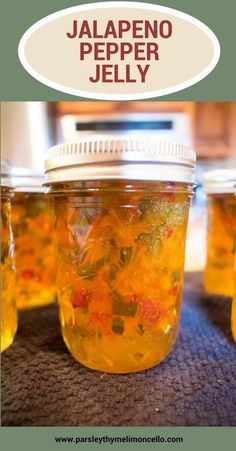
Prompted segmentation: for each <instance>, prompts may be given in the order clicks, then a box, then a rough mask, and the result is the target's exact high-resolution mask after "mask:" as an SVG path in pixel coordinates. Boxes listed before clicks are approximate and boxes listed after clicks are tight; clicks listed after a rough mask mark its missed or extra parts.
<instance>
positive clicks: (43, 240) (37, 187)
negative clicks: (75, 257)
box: [12, 168, 56, 309]
mask: <svg viewBox="0 0 236 451" xmlns="http://www.w3.org/2000/svg"><path fill="white" fill-rule="evenodd" d="M43 180H44V179H43V176H42V175H41V174H37V173H35V172H33V171H32V170H29V169H23V168H17V169H15V170H14V169H13V185H14V197H13V202H12V224H13V234H14V242H15V259H16V299H17V307H18V308H20V309H25V308H31V307H40V306H44V305H47V304H50V303H52V302H53V301H55V297H56V289H55V258H54V250H53V216H52V210H51V202H50V199H49V197H48V195H47V194H46V193H45V189H44V188H43V187H42V183H43Z"/></svg>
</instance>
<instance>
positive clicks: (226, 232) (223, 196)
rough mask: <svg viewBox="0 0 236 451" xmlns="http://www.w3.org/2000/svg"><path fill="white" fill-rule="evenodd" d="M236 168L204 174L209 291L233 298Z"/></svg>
mask: <svg viewBox="0 0 236 451" xmlns="http://www.w3.org/2000/svg"><path fill="white" fill-rule="evenodd" d="M235 182H236V169H231V170H230V169H225V170H223V169H221V170H213V171H209V172H206V173H205V174H204V188H205V192H206V193H207V211H208V227H207V262H206V267H205V270H204V285H205V290H206V291H207V292H209V293H216V294H219V295H225V296H233V293H234V255H235V239H236V196H235Z"/></svg>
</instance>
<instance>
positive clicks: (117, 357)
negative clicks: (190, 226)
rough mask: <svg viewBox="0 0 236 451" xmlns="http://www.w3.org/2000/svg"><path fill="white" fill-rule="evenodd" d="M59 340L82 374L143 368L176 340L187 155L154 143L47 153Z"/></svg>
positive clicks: (103, 142)
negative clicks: (52, 205)
mask: <svg viewBox="0 0 236 451" xmlns="http://www.w3.org/2000/svg"><path fill="white" fill-rule="evenodd" d="M46 175H47V182H46V183H47V185H48V186H49V187H50V191H51V193H52V195H53V196H54V198H55V219H56V220H55V235H56V236H55V242H56V262H57V291H58V300H59V308H60V319H61V326H62V334H63V337H64V340H65V343H66V345H67V346H68V348H69V350H70V351H71V353H72V355H73V356H74V357H75V358H76V359H77V360H78V361H79V362H80V363H82V364H84V365H85V366H87V367H89V368H93V369H96V370H100V371H105V372H111V373H128V372H133V371H139V370H143V369H146V368H150V367H152V366H153V365H156V364H157V363H159V362H160V361H161V360H163V359H164V358H165V357H166V355H167V354H168V353H169V352H170V351H171V349H172V347H173V345H174V343H175V341H176V338H177V334H178V325H179V315H180V303H181V293H182V286H183V271H184V256H185V240H186V229H187V222H188V213H189V205H190V199H191V197H192V194H193V186H194V182H195V153H194V151H192V150H191V149H189V148H187V147H185V146H181V145H175V144H171V143H165V142H161V141H159V140H157V139H148V138H143V137H138V136H135V137H134V138H132V137H126V136H122V135H121V136H119V137H112V136H110V137H109V136H106V137H103V138H102V137H101V136H99V137H97V138H96V137H88V138H87V139H82V140H81V141H77V142H74V143H68V144H64V145H59V146H55V147H53V148H51V149H50V150H49V151H48V154H47V156H46Z"/></svg>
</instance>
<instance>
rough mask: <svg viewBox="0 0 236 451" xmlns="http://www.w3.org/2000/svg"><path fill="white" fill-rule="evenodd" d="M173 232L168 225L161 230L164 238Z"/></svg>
mask: <svg viewBox="0 0 236 451" xmlns="http://www.w3.org/2000/svg"><path fill="white" fill-rule="evenodd" d="M172 233H173V230H172V229H171V228H170V227H165V229H164V231H163V236H164V238H169V237H170V236H171V235H172Z"/></svg>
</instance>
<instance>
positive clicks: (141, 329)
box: [138, 324, 145, 335]
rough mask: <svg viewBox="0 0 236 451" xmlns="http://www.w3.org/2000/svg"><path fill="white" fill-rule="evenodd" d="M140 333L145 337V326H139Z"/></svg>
mask: <svg viewBox="0 0 236 451" xmlns="http://www.w3.org/2000/svg"><path fill="white" fill-rule="evenodd" d="M138 332H139V334H140V335H143V334H144V332H145V330H144V325H143V324H138Z"/></svg>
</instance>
